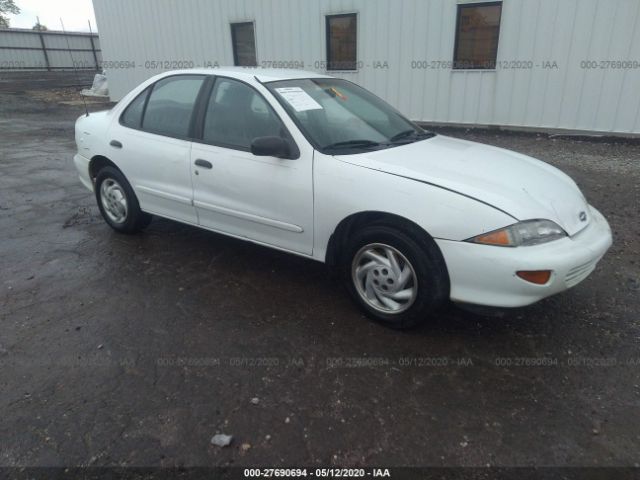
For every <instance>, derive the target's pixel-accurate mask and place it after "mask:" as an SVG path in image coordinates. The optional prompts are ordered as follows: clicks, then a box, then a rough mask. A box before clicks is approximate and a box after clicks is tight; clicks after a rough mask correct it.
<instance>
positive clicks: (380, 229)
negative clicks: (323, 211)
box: [341, 225, 449, 329]
mask: <svg viewBox="0 0 640 480" xmlns="http://www.w3.org/2000/svg"><path fill="white" fill-rule="evenodd" d="M420 233H423V234H424V232H420ZM341 267H342V276H343V281H344V282H345V285H346V287H347V290H348V291H349V293H350V294H351V296H352V297H353V299H354V300H355V301H356V303H357V304H358V305H359V306H360V308H362V310H363V311H364V312H365V314H366V315H367V316H368V317H370V318H372V319H373V320H375V321H377V322H380V323H382V324H384V325H385V326H387V327H391V328H396V329H405V328H411V327H415V326H417V325H419V324H421V323H423V322H425V321H426V320H427V318H428V317H429V315H430V314H432V313H434V312H435V311H436V310H437V309H438V308H440V307H441V306H442V305H444V303H445V302H447V300H448V297H449V275H448V272H447V268H446V264H445V262H444V259H443V257H442V254H441V253H440V250H439V249H438V247H437V245H436V244H435V242H434V241H433V239H431V238H430V237H428V236H427V235H426V234H424V235H419V234H417V233H413V234H411V233H408V232H406V231H403V230H401V229H399V228H396V227H391V226H388V225H371V226H367V227H364V228H362V229H360V230H359V231H357V232H356V233H355V234H354V235H353V236H352V238H351V239H350V241H349V244H348V246H347V248H346V252H345V254H344V255H342V261H341Z"/></svg>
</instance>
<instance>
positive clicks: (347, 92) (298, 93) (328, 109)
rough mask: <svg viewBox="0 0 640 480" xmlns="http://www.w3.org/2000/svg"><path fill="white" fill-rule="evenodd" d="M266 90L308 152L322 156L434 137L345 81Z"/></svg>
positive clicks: (289, 83)
mask: <svg viewBox="0 0 640 480" xmlns="http://www.w3.org/2000/svg"><path fill="white" fill-rule="evenodd" d="M266 86H267V87H268V88H269V90H271V92H272V93H273V94H274V95H275V97H276V98H277V99H278V100H279V101H280V103H281V104H282V106H283V107H284V108H285V109H286V110H287V112H288V113H289V115H291V117H292V118H293V119H294V120H295V122H296V123H297V125H298V126H299V127H300V129H301V130H302V132H303V133H304V134H305V136H306V137H307V139H308V140H309V141H310V142H311V143H312V144H313V146H314V147H315V148H316V149H318V150H320V151H322V152H324V153H329V154H335V155H338V154H340V155H342V154H350V153H360V152H363V151H369V150H379V149H383V148H392V147H396V146H399V145H405V144H407V143H412V142H417V141H420V140H424V139H426V138H430V137H433V136H434V134H433V133H430V132H427V131H425V130H423V129H422V128H420V127H419V126H417V125H416V124H415V123H413V122H411V121H410V120H407V119H406V118H404V117H403V116H402V115H401V114H400V113H399V112H398V111H396V110H395V109H394V108H393V107H391V106H390V105H388V104H387V103H385V102H384V101H382V100H381V99H379V98H378V97H376V96H375V95H373V94H372V93H370V92H368V91H367V90H365V89H364V88H361V87H359V86H358V85H356V84H354V83H351V82H348V81H346V80H340V79H336V78H313V79H302V80H283V81H276V82H269V83H267V84H266Z"/></svg>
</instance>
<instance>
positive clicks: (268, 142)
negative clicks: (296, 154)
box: [251, 137, 291, 158]
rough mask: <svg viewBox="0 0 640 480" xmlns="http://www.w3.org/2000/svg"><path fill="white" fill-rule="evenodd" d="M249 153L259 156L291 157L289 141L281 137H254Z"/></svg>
mask: <svg viewBox="0 0 640 480" xmlns="http://www.w3.org/2000/svg"><path fill="white" fill-rule="evenodd" d="M251 153H253V154H254V155H257V156H260V157H278V158H291V148H290V147H289V143H288V142H287V141H286V140H285V139H284V138H281V137H257V138H254V139H253V142H251Z"/></svg>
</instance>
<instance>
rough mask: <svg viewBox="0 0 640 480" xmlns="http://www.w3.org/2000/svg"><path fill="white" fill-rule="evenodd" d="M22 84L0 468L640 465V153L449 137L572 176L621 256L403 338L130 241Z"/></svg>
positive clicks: (4, 179) (226, 267) (161, 230)
mask: <svg viewBox="0 0 640 480" xmlns="http://www.w3.org/2000/svg"><path fill="white" fill-rule="evenodd" d="M69 83H73V81H72V80H70V81H69ZM23 87H24V85H23V84H18V85H17V86H16V83H15V82H13V83H11V81H10V80H8V79H7V78H6V77H5V78H4V79H0V132H2V133H1V135H0V231H1V232H2V233H1V234H0V235H1V238H2V241H1V242H0V332H1V333H0V365H2V368H1V369H0V392H1V393H0V412H2V414H1V419H0V438H1V439H2V441H0V465H4V466H25V465H29V466H63V465H93V466H101V465H125V466H192V465H200V466H205V465H218V466H220V465H263V466H269V465H271V466H287V465H288V466H297V465H317V464H321V465H325V466H326V465H341V466H355V465H378V466H399V465H429V466H453V465H456V466H460V465H462V466H484V465H487V464H490V465H501V466H531V465H547V466H604V465H608V466H633V465H637V464H638V462H640V455H639V454H638V444H639V441H640V430H639V429H638V425H639V420H640V408H639V407H640V379H639V376H638V371H639V370H638V365H640V353H639V350H638V345H639V340H640V329H639V319H638V312H639V311H640V281H639V280H640V277H639V273H640V266H639V264H638V262H639V261H640V255H639V254H640V241H639V235H640V223H639V222H638V211H639V208H638V207H639V206H640V187H639V185H640V146H638V145H637V144H633V143H624V142H621V141H619V142H609V143H606V142H593V141H577V140H571V139H549V138H547V136H545V135H532V134H508V133H495V132H491V131H472V132H465V131H463V130H447V133H448V134H451V135H455V136H460V137H464V138H468V139H471V140H476V141H479V142H483V143H489V144H492V145H498V146H501V147H506V148H510V149H513V150H516V151H519V152H522V153H525V154H529V155H533V156H535V157H538V158H540V159H542V160H545V161H547V162H549V163H551V164H553V165H555V166H557V167H559V168H561V169H562V170H564V171H565V172H567V173H568V174H570V175H571V176H572V177H573V178H574V179H575V180H576V181H577V183H578V184H579V185H580V187H581V188H582V189H583V191H584V193H585V195H586V196H587V198H588V199H589V200H590V202H591V203H593V204H594V205H595V206H596V207H597V208H598V209H600V210H601V211H602V212H603V213H604V215H605V216H606V217H607V218H608V220H609V222H610V223H611V226H612V229H613V231H614V245H613V247H612V248H611V250H610V251H609V253H608V254H607V255H606V257H605V258H604V260H603V261H602V262H601V264H600V265H599V267H598V268H597V270H596V271H595V272H594V273H593V274H592V275H591V276H590V277H589V278H588V279H587V280H586V281H585V282H584V283H582V284H580V285H579V286H578V287H576V288H574V289H572V290H570V291H568V292H566V293H563V294H561V295H558V296H555V297H552V298H549V299H547V300H544V301H542V302H540V303H538V304H536V305H534V306H531V307H528V308H525V309H518V310H513V311H505V312H500V315H496V316H492V317H485V316H479V315H477V314H473V313H468V312H466V311H463V310H460V309H458V308H455V307H451V308H449V309H448V310H446V311H444V312H443V313H442V314H441V315H439V316H438V318H435V319H434V320H433V321H432V322H430V323H429V324H428V325H425V326H424V327H422V328H420V329H418V330H413V331H410V332H404V333H399V332H395V331H391V330H387V329H385V328H383V327H380V326H378V325H376V324H373V323H370V322H368V321H367V320H365V318H364V317H363V316H362V315H361V314H360V313H358V311H357V310H356V309H355V308H354V306H353V305H352V303H351V302H350V300H349V299H348V298H347V296H346V294H345V293H344V292H343V291H342V289H341V288H340V287H339V286H338V285H336V284H334V283H333V281H332V280H330V279H329V277H328V276H327V275H326V272H325V269H324V267H323V265H321V264H319V263H314V262H312V261H307V260H305V259H302V258H297V257H294V256H290V255H286V254H283V253H279V252H276V251H272V250H268V249H265V248H262V247H258V246H255V245H251V244H248V243H243V242H241V241H238V240H233V239H229V238H225V237H223V236H220V235H216V234H213V233H209V232H205V231H200V230H197V229H195V228H191V227H187V226H183V225H180V224H177V223H174V222H170V221H166V220H158V219H156V220H154V222H153V223H152V224H151V226H150V227H149V229H148V230H147V231H146V232H145V233H144V234H141V235H139V236H121V235H117V234H115V233H114V232H112V231H111V230H110V229H109V228H108V227H107V226H106V225H105V224H104V222H103V221H102V220H101V219H100V217H99V215H98V212H97V208H96V207H95V200H94V198H93V197H92V195H91V194H90V193H89V192H87V191H86V190H85V189H84V188H83V187H82V186H81V185H80V183H79V182H78V180H77V178H76V174H75V172H74V169H73V164H72V155H73V153H74V142H73V123H74V120H75V118H77V116H78V115H80V114H81V113H82V111H83V107H81V106H78V105H73V104H72V105H69V104H68V102H67V100H68V98H67V97H66V96H65V94H64V92H65V91H68V90H66V89H67V88H69V87H68V86H65V85H62V86H61V84H58V85H49V84H47V86H46V87H44V88H43V87H38V86H37V85H35V87H37V88H35V87H34V85H32V84H30V85H27V87H28V88H23ZM59 88H62V90H60V91H58V93H57V94H55V95H54V94H52V92H51V89H59ZM72 88H75V87H72ZM43 90H46V91H45V92H44V93H43ZM34 92H35V93H34ZM60 101H63V102H67V103H65V104H61V103H59V102H60ZM71 103H73V101H72V102H71ZM100 107H101V106H100V105H97V104H95V103H91V104H90V108H91V109H93V110H95V109H99V108H100ZM218 433H219V434H229V435H232V436H233V439H232V442H231V444H230V445H229V446H227V447H219V446H215V445H212V444H211V443H210V440H211V438H212V437H213V435H215V434H218Z"/></svg>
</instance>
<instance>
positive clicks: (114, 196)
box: [95, 167, 152, 233]
mask: <svg viewBox="0 0 640 480" xmlns="http://www.w3.org/2000/svg"><path fill="white" fill-rule="evenodd" d="M95 191H96V200H97V201H98V208H99V209H100V213H101V214H102V217H103V218H104V220H105V221H106V222H107V224H109V226H110V227H111V228H113V229H114V230H116V231H117V232H121V233H135V232H138V231H139V230H141V229H143V228H144V227H146V226H147V225H149V222H151V218H152V217H151V215H149V214H147V213H144V212H143V211H142V210H140V204H139V203H138V199H137V198H136V195H135V193H134V192H133V189H132V188H131V185H129V182H128V181H127V179H126V178H125V177H124V175H123V174H122V173H121V172H120V171H119V170H117V169H115V168H113V167H104V168H103V169H101V170H100V171H99V172H98V176H97V177H96V184H95Z"/></svg>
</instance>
